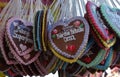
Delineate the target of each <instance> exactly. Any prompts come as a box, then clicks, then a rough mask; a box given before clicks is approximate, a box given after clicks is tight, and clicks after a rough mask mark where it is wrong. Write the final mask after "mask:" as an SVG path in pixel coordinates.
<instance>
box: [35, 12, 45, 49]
mask: <svg viewBox="0 0 120 77" xmlns="http://www.w3.org/2000/svg"><path fill="white" fill-rule="evenodd" d="M42 20H43V10H40V11H37V13H36V15H35V21H34V27H33V39H34V48H35V50H36V51H43V48H42V47H43V46H42V36H41V35H42Z"/></svg>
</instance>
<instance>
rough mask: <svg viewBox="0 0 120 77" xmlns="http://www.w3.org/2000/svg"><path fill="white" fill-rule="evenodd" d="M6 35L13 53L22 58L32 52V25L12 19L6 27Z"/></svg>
mask: <svg viewBox="0 0 120 77" xmlns="http://www.w3.org/2000/svg"><path fill="white" fill-rule="evenodd" d="M6 35H7V37H8V39H9V41H10V43H11V44H12V46H13V48H14V49H15V51H16V52H17V53H18V54H19V55H20V56H23V55H25V54H28V53H30V52H31V51H32V50H33V35H32V24H31V23H29V22H26V21H23V20H22V19H19V18H15V17H12V18H11V19H9V20H8V22H7V25H6Z"/></svg>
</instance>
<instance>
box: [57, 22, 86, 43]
mask: <svg viewBox="0 0 120 77" xmlns="http://www.w3.org/2000/svg"><path fill="white" fill-rule="evenodd" d="M81 25H83V24H81ZM81 25H80V26H81ZM80 26H79V27H73V26H70V28H68V29H65V28H63V29H65V30H63V31H62V32H60V33H58V34H56V36H57V39H61V38H63V40H64V42H68V41H72V40H76V38H75V36H74V34H77V33H80V32H83V31H84V28H81V27H80Z"/></svg>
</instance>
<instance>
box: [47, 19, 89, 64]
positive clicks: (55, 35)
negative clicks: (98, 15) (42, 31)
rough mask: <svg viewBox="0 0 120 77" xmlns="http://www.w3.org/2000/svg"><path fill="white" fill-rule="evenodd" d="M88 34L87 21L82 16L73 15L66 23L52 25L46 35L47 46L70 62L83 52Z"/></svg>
mask: <svg viewBox="0 0 120 77" xmlns="http://www.w3.org/2000/svg"><path fill="white" fill-rule="evenodd" d="M88 35H89V25H88V23H87V21H86V20H85V19H84V18H83V17H73V18H71V19H70V20H69V21H68V22H66V23H65V22H57V23H55V24H54V25H53V27H52V28H51V30H50V31H49V36H48V37H49V47H50V49H51V50H52V52H53V53H54V54H55V55H56V56H57V57H59V58H60V59H62V60H64V61H67V62H71V63H72V62H75V61H76V60H75V59H77V58H78V57H80V56H81V55H82V54H83V52H84V48H85V46H86V43H87V41H88ZM72 60H73V61H72Z"/></svg>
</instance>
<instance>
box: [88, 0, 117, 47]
mask: <svg viewBox="0 0 120 77" xmlns="http://www.w3.org/2000/svg"><path fill="white" fill-rule="evenodd" d="M86 10H87V15H88V20H89V21H90V24H91V28H93V30H94V32H95V33H96V35H97V37H98V39H100V41H101V42H102V43H103V45H104V46H105V47H106V48H110V47H111V46H113V45H114V43H115V41H114V40H113V39H115V35H114V33H113V32H112V31H111V30H110V29H109V28H108V27H107V25H108V24H106V23H105V22H104V20H103V18H102V15H101V14H100V12H99V7H97V5H96V4H94V3H92V2H90V1H88V2H87V4H86Z"/></svg>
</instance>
